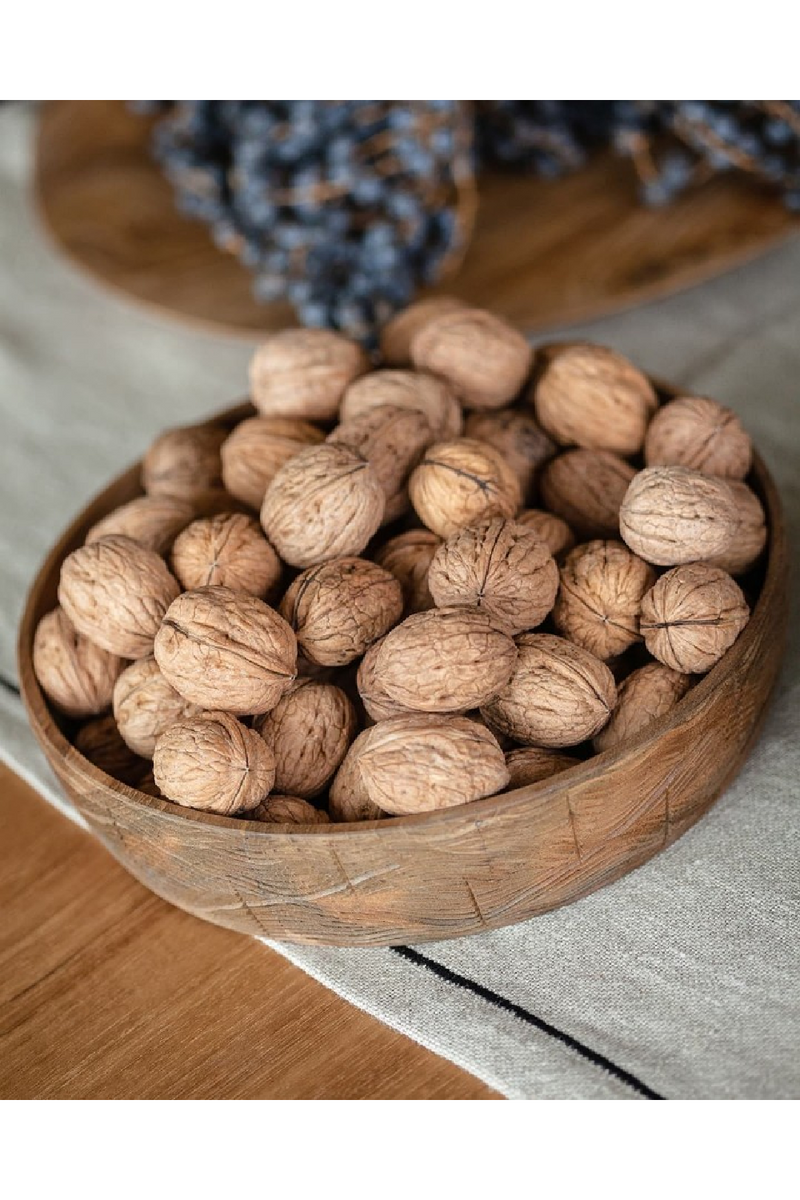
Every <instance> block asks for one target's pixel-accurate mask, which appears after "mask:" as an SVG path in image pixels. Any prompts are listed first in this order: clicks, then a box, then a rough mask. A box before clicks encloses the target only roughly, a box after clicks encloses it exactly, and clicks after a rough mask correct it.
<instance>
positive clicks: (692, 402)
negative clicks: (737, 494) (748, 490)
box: [644, 396, 753, 479]
mask: <svg viewBox="0 0 800 1200" xmlns="http://www.w3.org/2000/svg"><path fill="white" fill-rule="evenodd" d="M752 457H753V447H752V444H751V442H750V436H749V434H747V433H746V432H745V430H744V429H743V428H742V425H741V422H740V420H739V418H738V417H737V416H736V414H735V413H734V412H731V410H730V409H729V408H724V407H723V405H721V404H718V403H717V402H716V400H709V399H707V398H706V397H705V396H678V398H677V399H675V400H672V401H670V403H669V404H665V405H664V407H663V408H662V409H660V410H659V411H658V412H657V413H656V415H655V416H654V417H653V420H652V421H651V422H650V426H649V428H648V430H647V437H646V438H645V442H644V461H645V462H646V464H647V466H648V467H659V466H672V467H689V468H691V470H693V471H702V472H703V474H704V475H720V476H722V477H723V478H725V479H744V477H745V475H746V474H747V472H748V471H749V470H750V463H751V461H752Z"/></svg>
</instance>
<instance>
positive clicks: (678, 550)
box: [619, 467, 739, 567]
mask: <svg viewBox="0 0 800 1200" xmlns="http://www.w3.org/2000/svg"><path fill="white" fill-rule="evenodd" d="M738 523H739V514H738V511H737V507H736V501H735V499H734V496H733V492H732V491H731V489H730V487H729V486H728V484H727V483H726V482H725V480H724V479H714V478H712V477H711V476H710V475H701V474H700V472H699V471H689V470H687V468H686V467H648V468H646V470H644V471H640V472H639V474H638V475H637V476H636V477H635V478H634V479H633V480H632V481H631V484H630V486H629V488H628V490H627V492H626V493H625V498H624V499H623V501H622V505H621V507H620V514H619V528H620V533H621V534H622V538H623V540H624V541H625V542H626V543H627V544H628V545H629V546H630V548H631V550H633V551H634V553H636V554H638V555H639V556H640V557H641V558H644V559H646V560H647V562H651V563H655V564H656V565H657V566H659V567H671V566H678V565H679V564H680V563H689V562H697V561H700V560H702V559H707V558H713V557H718V556H719V555H722V554H726V553H727V552H728V551H729V550H730V549H731V547H732V545H733V542H734V538H735V536H736V530H737V527H738Z"/></svg>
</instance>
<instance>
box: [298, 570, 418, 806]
mask: <svg viewBox="0 0 800 1200" xmlns="http://www.w3.org/2000/svg"><path fill="white" fill-rule="evenodd" d="M280 613H281V616H283V617H284V618H285V620H287V621H288V622H289V624H290V625H291V627H292V629H293V630H294V631H295V634H296V636H297V642H298V645H299V647H300V649H301V650H302V652H303V654H304V655H305V657H306V658H307V659H308V660H309V661H310V662H312V663H317V664H318V665H319V666H323V667H343V666H345V664H346V663H349V662H352V661H353V659H355V658H359V657H360V656H361V655H362V654H364V652H365V651H366V650H367V649H368V648H369V647H370V646H371V645H372V643H373V642H375V641H377V639H378V638H380V637H383V635H384V634H385V633H387V632H388V631H389V630H390V629H391V628H392V626H393V625H396V624H397V622H398V621H399V620H400V618H401V616H402V614H403V592H402V589H401V587H400V584H399V583H398V582H397V580H396V579H395V577H394V575H392V574H390V573H389V571H385V570H384V569H383V567H379V566H378V565H377V564H376V563H373V562H368V561H367V559H364V558H338V559H334V561H333V562H329V563H321V564H320V565H319V566H316V567H309V568H308V570H307V571H303V572H302V573H301V574H300V575H298V576H297V578H296V579H295V580H294V582H293V583H292V585H291V587H290V588H289V590H288V591H287V593H286V595H285V596H284V597H283V600H282V601H281V604H280ZM290 790H294V789H290Z"/></svg>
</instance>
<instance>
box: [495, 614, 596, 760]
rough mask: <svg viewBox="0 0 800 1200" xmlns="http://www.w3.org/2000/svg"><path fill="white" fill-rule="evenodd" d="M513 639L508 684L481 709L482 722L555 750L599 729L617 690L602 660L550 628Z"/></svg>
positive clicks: (530, 743) (517, 738)
mask: <svg viewBox="0 0 800 1200" xmlns="http://www.w3.org/2000/svg"><path fill="white" fill-rule="evenodd" d="M516 642H517V648H518V651H519V657H518V659H517V665H516V669H515V670H514V673H513V675H512V676H511V679H510V681H509V683H508V685H507V686H506V687H505V688H504V689H503V691H502V692H500V694H499V695H498V696H497V697H496V698H495V699H494V700H492V701H491V702H490V703H489V704H486V705H485V706H484V707H483V708H482V709H481V712H482V713H483V715H484V716H485V717H486V719H487V721H489V722H490V723H491V724H492V725H496V726H497V728H498V729H501V730H502V731H503V733H506V734H508V736H509V737H512V738H514V739H515V740H516V741H518V742H523V743H525V744H527V745H531V746H545V747H554V748H556V749H557V748H559V747H561V746H577V745H578V744H579V743H580V742H584V741H586V740H587V738H591V737H594V735H595V734H596V733H599V732H600V730H601V729H602V728H603V726H604V725H605V724H606V722H607V721H608V718H609V717H610V715H611V712H612V710H613V708H614V704H615V702H616V695H617V689H616V684H615V683H614V676H613V675H612V674H611V672H610V671H609V669H608V667H607V666H606V665H605V663H603V662H601V661H600V659H599V658H595V656H594V655H593V654H590V653H589V651H588V650H584V649H583V648H582V647H581V646H576V645H574V644H573V643H572V642H568V641H565V639H564V638H560V637H554V636H553V635H552V634H549V633H523V634H522V635H521V636H520V637H518V638H517V639H516Z"/></svg>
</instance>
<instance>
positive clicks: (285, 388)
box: [250, 329, 369, 421]
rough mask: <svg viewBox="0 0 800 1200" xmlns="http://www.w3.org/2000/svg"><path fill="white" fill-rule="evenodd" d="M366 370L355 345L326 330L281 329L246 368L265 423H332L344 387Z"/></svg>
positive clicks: (365, 361)
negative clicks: (270, 420) (297, 419)
mask: <svg viewBox="0 0 800 1200" xmlns="http://www.w3.org/2000/svg"><path fill="white" fill-rule="evenodd" d="M368 369H369V359H368V358H367V356H366V354H365V353H364V351H363V350H362V349H361V347H360V346H359V345H357V344H356V342H352V341H350V339H349V338H346V337H344V336H343V335H342V334H341V333H334V332H333V331H332V330H330V329H282V330H281V331H280V332H279V333H274V334H272V336H271V337H269V338H267V340H266V341H265V342H263V343H262V344H261V345H260V346H259V347H258V349H257V350H256V352H255V354H254V355H253V357H252V360H251V362H250V392H251V397H252V400H253V404H254V405H255V406H256V408H257V409H258V410H259V412H260V413H262V414H263V415H264V416H265V417H300V418H303V419H304V420H307V421H331V420H333V419H334V417H335V416H336V414H337V412H338V410H339V402H340V400H341V398H342V396H343V395H344V392H345V389H346V388H347V386H348V385H349V384H350V383H352V382H353V380H354V379H356V378H357V377H358V376H359V375H363V374H364V372H365V371H367V370H368Z"/></svg>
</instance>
